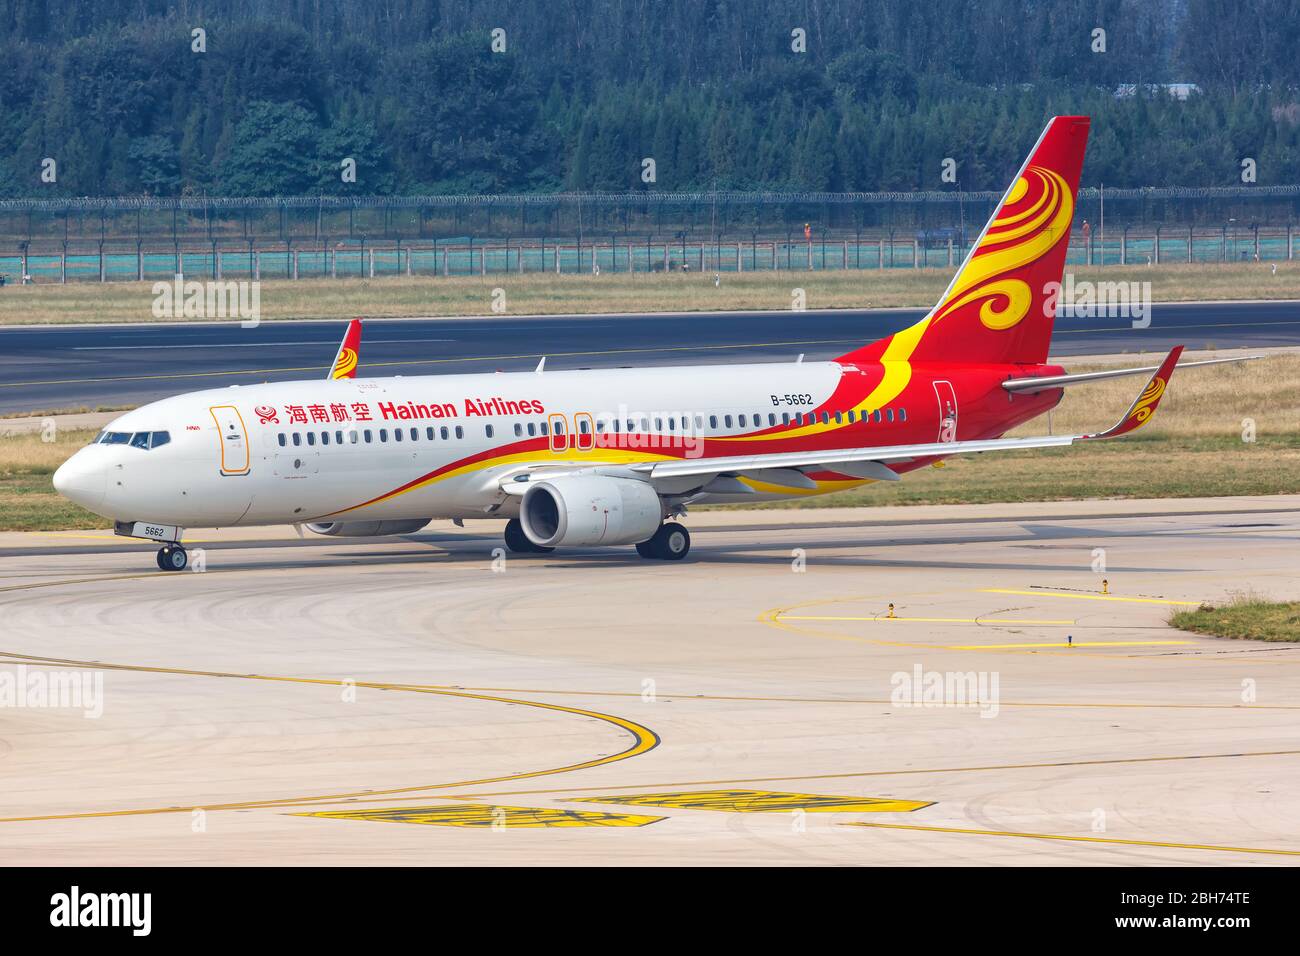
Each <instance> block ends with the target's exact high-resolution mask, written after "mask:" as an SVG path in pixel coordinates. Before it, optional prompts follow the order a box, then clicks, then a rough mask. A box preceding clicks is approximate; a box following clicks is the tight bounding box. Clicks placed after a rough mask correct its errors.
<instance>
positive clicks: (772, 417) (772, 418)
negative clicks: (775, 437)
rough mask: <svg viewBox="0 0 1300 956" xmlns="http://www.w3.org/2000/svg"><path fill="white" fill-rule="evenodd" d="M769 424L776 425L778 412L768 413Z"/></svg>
mask: <svg viewBox="0 0 1300 956" xmlns="http://www.w3.org/2000/svg"><path fill="white" fill-rule="evenodd" d="M767 424H768V425H769V426H773V427H774V426H775V425H776V412H768V413H767Z"/></svg>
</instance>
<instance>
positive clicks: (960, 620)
mask: <svg viewBox="0 0 1300 956" xmlns="http://www.w3.org/2000/svg"><path fill="white" fill-rule="evenodd" d="M776 619H777V620H781V621H911V622H913V623H926V624H1043V625H1049V624H1059V625H1062V626H1065V625H1068V624H1074V623H1076V622H1075V621H1059V620H1040V619H1038V618H1027V617H1026V618H1021V617H889V616H888V615H885V614H876V615H872V616H870V617H851V616H848V615H843V616H840V615H816V614H777V615H776Z"/></svg>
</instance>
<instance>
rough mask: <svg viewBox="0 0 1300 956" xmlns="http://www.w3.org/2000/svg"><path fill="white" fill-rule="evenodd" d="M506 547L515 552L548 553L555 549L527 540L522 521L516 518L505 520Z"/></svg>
mask: <svg viewBox="0 0 1300 956" xmlns="http://www.w3.org/2000/svg"><path fill="white" fill-rule="evenodd" d="M506 547H507V548H508V549H509V550H511V551H513V552H514V553H515V554H549V553H550V552H552V551H554V550H555V549H554V548H544V547H542V546H541V545H540V544H533V543H532V542H531V541H529V540H528V535H526V534H524V526H523V523H522V522H521V521H520V520H519V519H518V518H511V519H510V520H509V521H507V522H506Z"/></svg>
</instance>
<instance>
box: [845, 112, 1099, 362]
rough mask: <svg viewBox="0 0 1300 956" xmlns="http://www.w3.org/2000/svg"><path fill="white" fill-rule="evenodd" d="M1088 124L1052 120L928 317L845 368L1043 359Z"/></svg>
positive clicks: (853, 355) (853, 357) (855, 355)
mask: <svg viewBox="0 0 1300 956" xmlns="http://www.w3.org/2000/svg"><path fill="white" fill-rule="evenodd" d="M1088 126H1089V119H1088V117H1086V116H1057V117H1053V118H1052V119H1051V120H1050V121H1049V122H1048V124H1047V128H1046V129H1044V130H1043V134H1042V135H1041V136H1040V137H1039V138H1038V143H1037V144H1036V145H1035V146H1034V148H1033V150H1032V151H1031V152H1030V154H1029V158H1028V159H1026V160H1025V164H1024V165H1023V166H1021V167H1020V172H1019V173H1018V174H1017V175H1016V178H1015V179H1014V180H1012V182H1011V186H1010V188H1008V189H1007V191H1006V193H1005V194H1004V195H1003V197H1002V202H1001V203H999V204H998V208H997V210H996V211H995V212H994V213H993V218H992V219H990V220H989V222H988V224H987V225H986V226H985V227H984V231H983V232H981V233H980V236H979V239H978V240H976V242H975V245H974V246H973V247H972V248H971V251H970V253H969V254H968V255H967V256H966V261H965V262H963V263H962V265H961V268H960V269H958V270H957V274H956V275H955V276H953V278H952V282H951V283H950V284H949V286H948V289H947V291H946V292H944V294H943V297H942V298H941V299H940V300H939V303H938V304H937V305H936V306H935V307H934V308H933V309H932V310H930V314H929V315H927V316H926V317H925V318H924V319H922V320H921V321H920V322H918V323H917V324H916V325H914V326H912V327H911V328H908V329H904V330H903V331H901V332H897V333H895V334H894V335H892V336H890V337H889V338H887V339H882V340H881V341H879V342H876V343H874V344H872V345H868V346H866V347H865V348H862V349H858V350H857V351H855V352H850V353H849V354H848V355H845V356H843V357H842V359H841V361H848V362H856V361H878V360H881V359H882V358H883V359H886V360H889V359H895V360H903V361H913V362H926V361H949V362H988V363H1026V364H1040V363H1042V362H1044V361H1046V359H1047V347H1048V345H1049V343H1050V342H1051V338H1052V323H1053V320H1054V319H1055V318H1056V313H1055V302H1056V295H1055V294H1053V293H1054V291H1055V288H1056V287H1054V286H1053V283H1057V284H1059V283H1060V281H1061V275H1062V272H1063V271H1064V268H1065V253H1066V250H1067V248H1068V246H1069V244H1070V239H1069V237H1070V223H1071V222H1072V221H1073V219H1074V206H1075V198H1076V196H1077V195H1078V192H1079V174H1080V172H1081V171H1082V169H1083V154H1084V149H1085V148H1086V146H1087V143H1088Z"/></svg>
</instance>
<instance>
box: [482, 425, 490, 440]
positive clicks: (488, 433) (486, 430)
mask: <svg viewBox="0 0 1300 956" xmlns="http://www.w3.org/2000/svg"><path fill="white" fill-rule="evenodd" d="M483 434H485V435H487V437H488V438H491V437H492V426H491V425H484V426H483Z"/></svg>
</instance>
